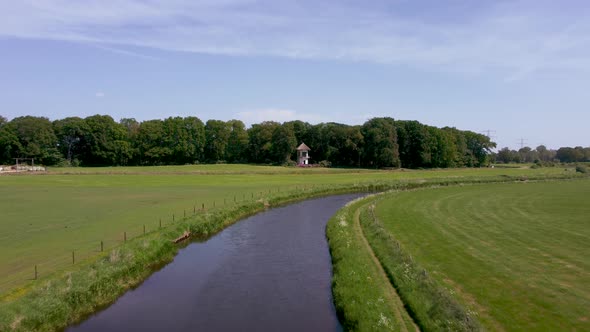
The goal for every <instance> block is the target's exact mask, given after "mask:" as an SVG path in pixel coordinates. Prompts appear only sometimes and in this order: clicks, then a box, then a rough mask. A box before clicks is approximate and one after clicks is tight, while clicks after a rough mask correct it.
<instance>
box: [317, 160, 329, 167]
mask: <svg viewBox="0 0 590 332" xmlns="http://www.w3.org/2000/svg"><path fill="white" fill-rule="evenodd" d="M318 165H319V166H320V167H330V166H332V163H331V162H329V161H327V160H322V161H320V163H319V164H318Z"/></svg>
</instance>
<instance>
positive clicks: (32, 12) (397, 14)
mask: <svg viewBox="0 0 590 332" xmlns="http://www.w3.org/2000/svg"><path fill="white" fill-rule="evenodd" d="M361 3H362V4H361V5H357V4H355V2H347V4H346V5H345V4H343V3H342V2H340V1H329V0H326V1H322V2H315V1H310V2H308V3H306V2H297V3H294V2H293V3H291V2H287V3H283V2H275V1H253V0H223V1H212V0H207V1H189V0H151V1H143V0H142V1H140V0H115V1H109V2H105V1H99V0H88V1H83V2H79V1H73V0H69V1H68V0H45V1H28V2H25V1H12V2H11V1H4V2H1V3H0V12H1V13H3V14H0V15H1V16H0V18H1V19H0V36H11V37H18V38H42V39H57V40H69V41H78V42H85V43H89V42H90V43H96V44H100V45H103V47H104V48H110V50H111V51H114V52H118V53H122V54H126V55H136V54H134V52H130V51H127V50H123V49H121V48H122V47H125V46H143V47H151V48H157V49H164V50H171V51H185V52H198V53H210V54H228V55H271V56H282V57H292V58H305V59H331V60H344V61H367V62H374V63H385V64H400V65H408V66H416V67H420V68H429V69H432V68H434V69H438V70H444V71H452V72H463V73H482V72H490V73H494V72H499V73H500V74H501V75H503V76H504V77H505V79H506V80H507V81H510V80H515V79H520V78H522V77H524V76H526V75H529V74H530V73H533V72H535V71H538V70H544V69H555V68H557V69H567V70H574V71H575V70H590V56H588V54H589V53H590V20H587V15H585V14H584V12H585V11H586V10H585V9H584V8H582V9H578V8H576V5H577V6H582V5H584V2H581V3H579V4H575V5H574V4H573V3H574V2H572V4H570V6H569V7H568V5H567V4H561V3H553V4H552V3H551V2H544V1H510V2H489V3H486V2H481V3H480V2H477V3H478V5H480V6H482V7H485V8H483V9H482V8H479V9H473V10H470V11H467V12H465V13H459V14H457V15H455V16H453V15H452V14H453V13H441V14H440V15H439V16H437V17H435V18H432V17H422V16H420V15H419V14H416V13H415V12H412V13H404V12H402V11H401V10H400V9H398V8H397V7H396V5H397V3H395V2H393V3H389V2H380V1H363V2H361ZM413 6H415V7H416V10H415V11H417V12H420V13H421V12H428V11H424V10H422V9H423V8H420V7H419V6H420V4H413ZM422 6H425V4H424V5H422ZM433 6H434V5H433ZM438 6H439V7H440V9H441V12H442V9H447V7H451V4H448V3H446V4H445V3H443V4H438ZM476 7H477V6H476ZM570 7H571V8H570ZM437 9H439V8H438V7H437V8H434V9H433V10H435V11H436V10H437ZM452 9H453V8H452ZM457 10H459V9H457ZM449 12H452V10H449ZM460 14H464V15H460ZM456 17H461V18H460V19H458V18H456ZM113 46H118V47H117V48H113ZM139 56H142V57H150V56H149V55H147V56H146V55H139Z"/></svg>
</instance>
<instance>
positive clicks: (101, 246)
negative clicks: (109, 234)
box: [100, 240, 104, 252]
mask: <svg viewBox="0 0 590 332" xmlns="http://www.w3.org/2000/svg"><path fill="white" fill-rule="evenodd" d="M103 251H104V243H103V242H102V240H101V241H100V252H103Z"/></svg>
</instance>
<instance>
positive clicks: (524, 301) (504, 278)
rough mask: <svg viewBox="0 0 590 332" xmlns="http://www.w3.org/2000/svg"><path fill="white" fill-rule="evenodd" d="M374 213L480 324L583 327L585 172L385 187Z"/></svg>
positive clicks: (587, 223) (588, 207)
mask: <svg viewBox="0 0 590 332" xmlns="http://www.w3.org/2000/svg"><path fill="white" fill-rule="evenodd" d="M376 216H377V218H378V220H379V221H380V222H381V223H382V224H383V225H384V227H385V228H386V230H387V231H388V232H390V234H391V235H392V236H393V237H394V238H395V239H396V240H397V241H398V242H399V243H400V244H401V246H402V248H403V249H404V251H406V252H407V253H408V254H410V255H411V256H412V258H413V259H414V260H415V261H416V262H417V263H418V264H419V265H420V266H422V267H423V268H424V269H425V270H426V271H427V272H428V274H429V275H430V276H431V277H433V278H434V279H435V280H436V281H437V282H438V283H439V284H440V285H441V286H442V287H444V288H446V289H447V290H448V291H449V293H450V294H452V296H453V297H455V298H456V299H457V300H458V301H459V302H460V303H462V304H463V305H465V306H466V307H467V309H468V310H469V312H472V313H474V314H475V315H476V316H477V318H478V320H479V321H480V322H481V324H482V325H483V326H484V327H485V328H487V329H488V330H494V331H500V330H508V331H516V330H520V331H522V330H526V331H533V330H537V331H541V330H549V331H574V330H578V331H587V330H590V317H589V311H588V308H590V287H589V286H588V285H590V181H589V180H587V179H583V180H572V181H549V182H523V183H498V184H485V185H481V184H479V185H465V186H453V187H446V188H434V189H420V190H415V191H409V192H397V193H391V194H388V195H387V196H385V198H383V199H382V200H380V201H378V203H377V207H376Z"/></svg>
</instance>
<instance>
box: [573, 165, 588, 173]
mask: <svg viewBox="0 0 590 332" xmlns="http://www.w3.org/2000/svg"><path fill="white" fill-rule="evenodd" d="M576 173H583V174H586V173H588V168H587V167H586V166H584V165H578V166H576Z"/></svg>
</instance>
